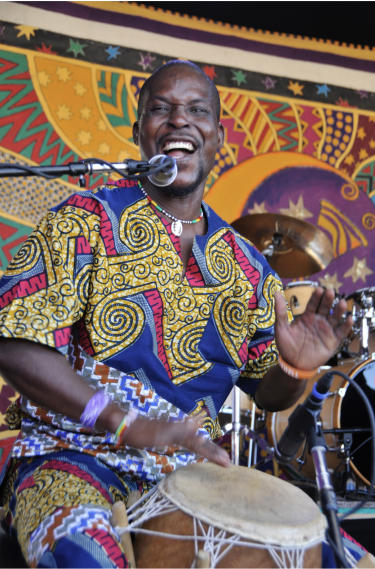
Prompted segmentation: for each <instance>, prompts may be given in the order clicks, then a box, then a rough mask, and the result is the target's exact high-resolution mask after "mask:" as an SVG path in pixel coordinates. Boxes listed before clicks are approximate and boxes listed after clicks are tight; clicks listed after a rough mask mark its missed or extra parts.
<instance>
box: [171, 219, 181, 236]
mask: <svg viewBox="0 0 375 569" xmlns="http://www.w3.org/2000/svg"><path fill="white" fill-rule="evenodd" d="M171 229H172V233H173V235H176V237H180V235H181V233H182V223H181V221H180V220H179V219H178V220H177V221H174V222H173V223H172V227H171Z"/></svg>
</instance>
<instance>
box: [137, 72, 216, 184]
mask: <svg viewBox="0 0 375 569" xmlns="http://www.w3.org/2000/svg"><path fill="white" fill-rule="evenodd" d="M143 109H144V110H143V112H142V115H141V116H140V118H139V121H137V122H136V123H135V124H134V127H133V137H134V142H135V144H137V145H139V147H140V150H141V156H142V159H143V160H149V159H150V158H152V156H155V155H156V154H166V155H168V156H172V157H173V158H175V159H176V161H177V166H178V175H177V178H176V180H175V181H174V183H173V184H172V185H171V186H167V188H166V191H167V192H168V193H170V194H171V195H187V194H189V193H192V192H194V191H195V190H196V189H198V188H199V189H201V190H203V189H204V184H205V181H206V178H207V176H208V174H209V172H210V170H211V169H212V167H213V165H214V161H215V154H216V152H217V150H218V148H221V146H222V145H223V142H224V129H223V127H222V125H221V124H220V123H219V122H218V119H217V116H216V110H215V107H214V103H213V101H212V98H211V91H210V86H209V83H208V81H207V80H206V79H205V78H204V77H202V76H201V75H200V74H199V73H197V72H196V71H195V70H194V69H193V68H190V67H189V66H188V65H172V66H169V67H166V68H165V70H162V71H161V72H160V73H158V75H156V76H155V78H154V79H153V82H152V84H151V88H150V92H149V94H148V96H147V98H146V100H145V103H144V106H143Z"/></svg>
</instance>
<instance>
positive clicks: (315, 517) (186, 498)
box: [159, 462, 326, 547]
mask: <svg viewBox="0 0 375 569" xmlns="http://www.w3.org/2000/svg"><path fill="white" fill-rule="evenodd" d="M159 491H160V493H161V494H162V495H163V496H165V497H166V498H168V499H169V500H170V501H171V502H173V503H174V504H175V505H176V506H178V507H179V508H180V509H181V510H182V511H184V512H185V513H187V514H190V515H191V516H194V517H196V518H197V519H199V520H201V521H202V522H206V523H208V524H211V525H213V526H215V527H217V528H220V529H223V530H225V531H227V532H229V533H233V534H237V535H240V536H242V537H244V538H247V539H250V540H255V541H258V542H260V543H269V544H271V545H275V546H277V545H279V546H284V547H289V546H308V545H312V544H314V543H316V542H317V541H321V540H322V539H323V536H324V529H325V526H326V522H325V518H324V517H323V516H322V514H321V513H320V510H319V508H318V506H317V505H316V504H315V503H314V502H313V500H311V498H309V497H308V496H307V495H306V494H305V493H304V492H302V490H299V488H295V487H294V486H292V485H291V484H288V483H287V482H284V481H283V480H280V479H279V478H274V477H272V476H270V475H269V474H265V473H263V472H259V471H256V470H252V469H249V468H245V467H241V466H231V467H229V468H223V467H221V466H218V465H216V464H213V463H211V462H206V463H199V464H191V465H189V466H186V467H184V468H180V469H178V470H176V471H175V472H173V473H171V474H170V475H169V476H167V478H165V479H164V480H163V481H162V482H161V483H160V486H159Z"/></svg>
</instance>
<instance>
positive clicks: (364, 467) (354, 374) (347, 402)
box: [267, 353, 375, 486]
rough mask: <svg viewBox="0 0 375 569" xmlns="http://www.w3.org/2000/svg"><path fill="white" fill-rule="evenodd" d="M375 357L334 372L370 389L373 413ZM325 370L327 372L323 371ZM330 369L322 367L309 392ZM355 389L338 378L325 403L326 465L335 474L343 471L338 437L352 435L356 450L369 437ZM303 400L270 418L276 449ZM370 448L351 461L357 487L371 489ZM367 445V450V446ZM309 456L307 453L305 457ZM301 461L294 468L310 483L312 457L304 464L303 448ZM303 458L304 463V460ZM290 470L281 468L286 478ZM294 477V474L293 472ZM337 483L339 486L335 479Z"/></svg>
mask: <svg viewBox="0 0 375 569" xmlns="http://www.w3.org/2000/svg"><path fill="white" fill-rule="evenodd" d="M374 356H375V353H374V354H372V356H371V357H370V358H368V359H366V360H362V359H357V360H348V359H346V360H343V361H342V362H341V363H340V365H339V366H337V367H333V368H331V369H332V371H333V372H335V371H336V370H337V371H343V372H345V373H346V374H348V376H349V378H351V379H355V380H356V382H357V383H360V384H361V385H365V386H367V387H366V389H367V394H368V396H369V397H370V400H371V402H372V406H373V409H375V386H374V375H375V357H374ZM323 367H324V368H325V369H323ZM326 369H327V366H322V368H320V369H319V370H318V373H317V374H316V375H315V376H314V377H313V378H311V379H309V380H308V382H307V387H306V391H311V389H312V387H313V385H314V383H315V382H316V381H317V380H318V379H319V377H320V376H321V375H323V373H325V371H326ZM353 391H354V389H353V388H352V387H351V386H350V385H349V382H348V381H345V380H344V379H342V378H341V377H339V376H337V375H335V378H334V381H333V384H332V387H331V391H330V395H329V397H328V398H327V399H326V400H325V403H324V405H323V409H322V411H321V414H320V419H321V421H322V427H323V432H324V435H325V437H326V442H327V450H328V452H327V463H328V467H329V468H330V469H332V471H335V470H336V469H337V468H342V464H341V460H340V458H338V457H337V453H338V452H339V441H338V437H339V435H340V434H341V433H347V432H351V433H352V435H353V441H354V442H353V448H354V447H356V448H357V447H358V446H359V445H360V444H362V443H363V441H364V440H365V439H366V433H370V429H369V424H368V422H367V415H366V413H365V412H363V411H364V410H363V407H362V403H361V401H360V400H359V399H358V398H357V397H356V395H355V394H353ZM302 401H303V398H301V399H300V400H299V401H297V403H295V405H294V406H292V407H291V408H290V409H287V410H285V411H279V412H277V413H268V414H267V435H268V440H269V444H270V445H271V446H275V445H276V444H277V441H278V440H279V439H280V437H281V435H282V433H283V431H284V430H285V428H286V426H287V423H288V418H289V416H290V415H291V414H292V412H293V410H294V409H295V407H296V406H297V405H298V403H301V402H302ZM369 444H370V443H368V442H367V443H366V444H364V446H363V447H362V448H360V449H359V450H358V451H357V452H356V453H355V454H354V455H353V458H352V457H350V460H349V464H350V469H351V472H352V473H353V476H354V477H355V479H356V482H357V486H358V485H361V484H362V485H369V484H370V482H369V479H370V462H369V459H368V456H369V448H368V447H369ZM366 445H367V446H366ZM305 454H306V453H305ZM297 456H298V458H299V459H300V460H298V461H297V460H296V459H295V460H293V461H292V463H291V464H292V466H294V468H295V471H296V472H298V473H300V474H301V475H303V476H304V477H305V478H307V479H309V480H313V479H314V477H315V474H314V467H313V463H312V459H311V457H310V456H309V455H308V454H306V456H305V462H304V461H303V458H304V455H303V445H301V449H300V451H299V452H298V455H297ZM301 458H302V460H301ZM289 466H290V465H288V468H284V467H282V468H283V469H284V470H285V471H286V473H287V474H291V472H290V471H289V470H290V469H289ZM292 473H293V471H292ZM334 482H338V479H337V478H334Z"/></svg>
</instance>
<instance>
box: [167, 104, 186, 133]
mask: <svg viewBox="0 0 375 569" xmlns="http://www.w3.org/2000/svg"><path fill="white" fill-rule="evenodd" d="M168 122H169V124H170V125H172V126H174V127H175V128H184V127H189V126H190V125H189V119H188V115H187V113H186V109H185V108H184V107H183V106H182V105H181V106H180V105H176V106H174V107H172V109H171V112H170V114H169V121H168Z"/></svg>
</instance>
